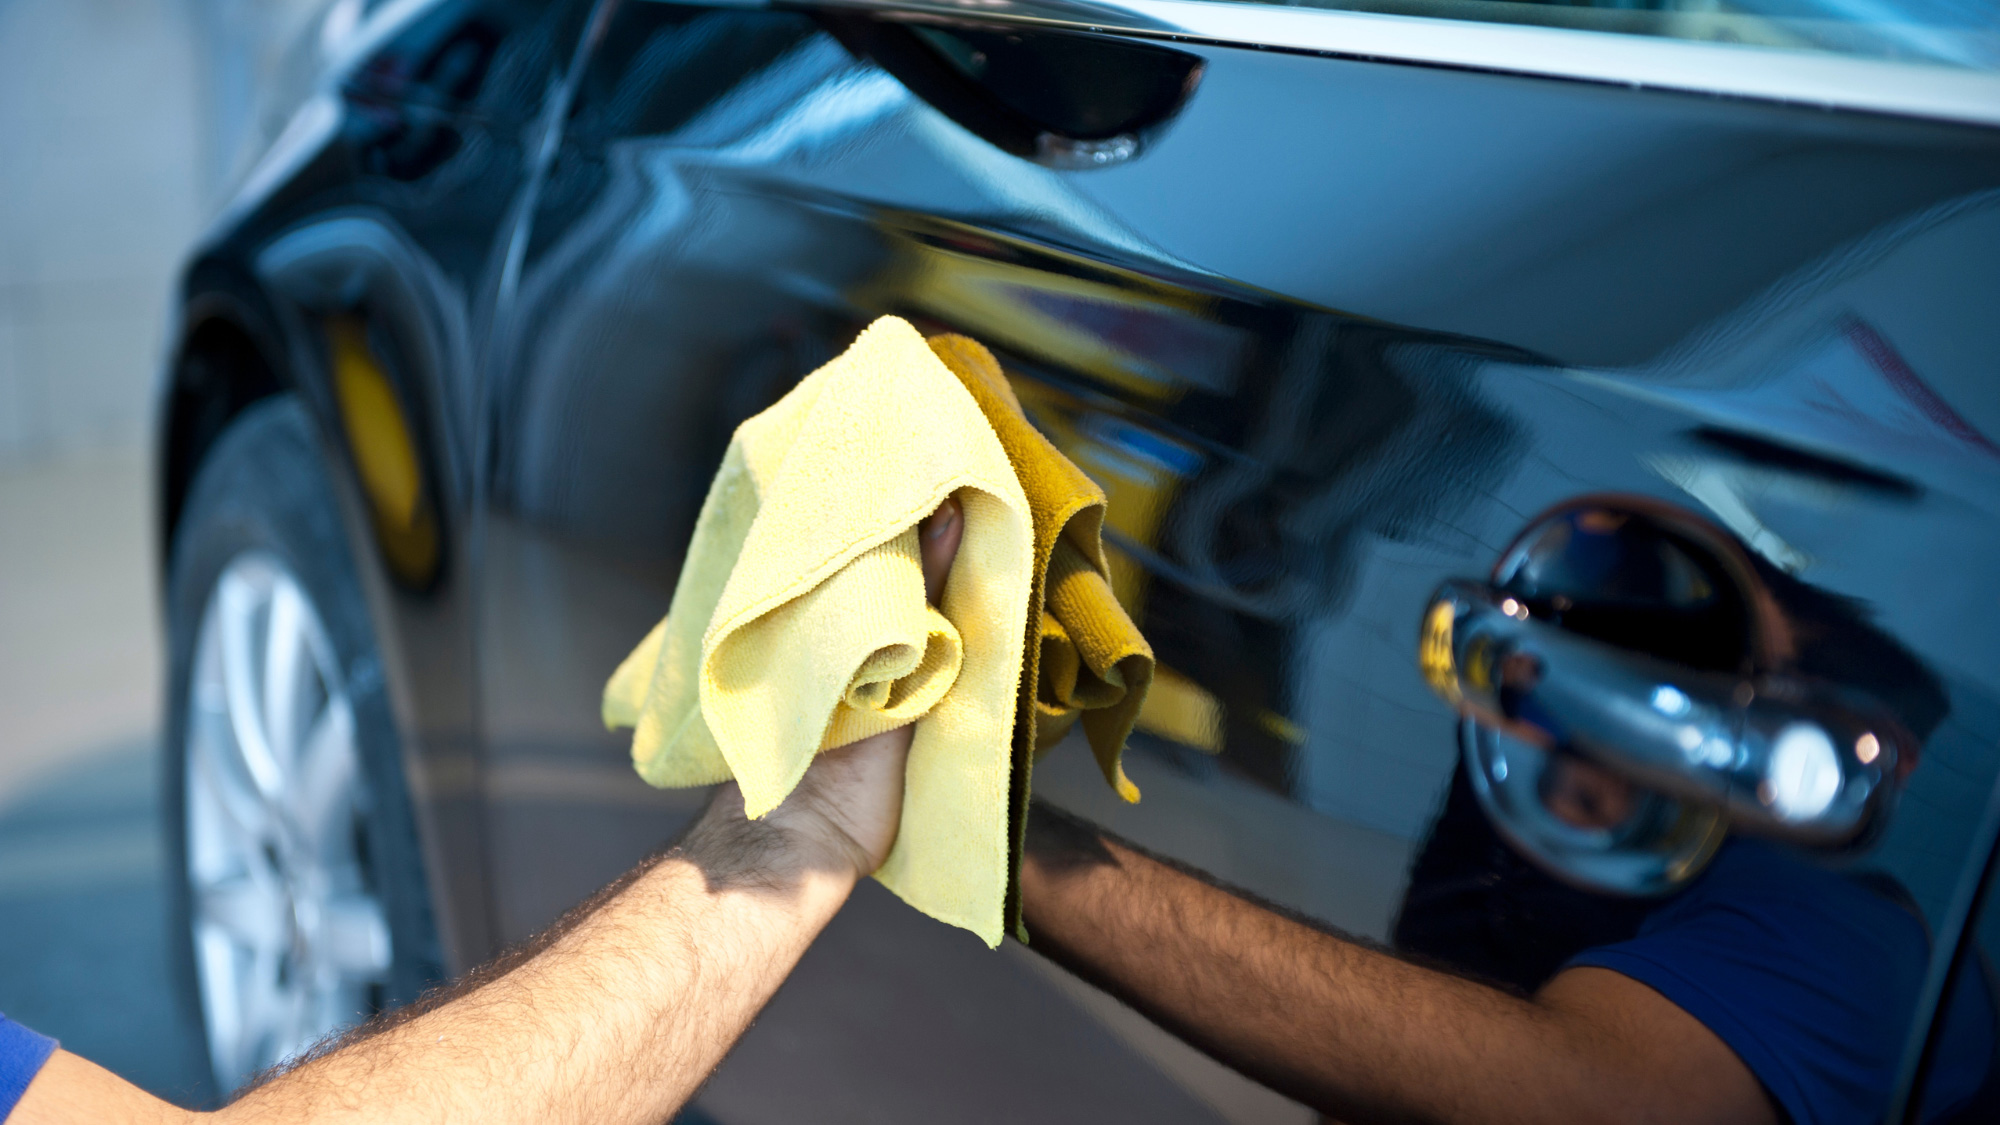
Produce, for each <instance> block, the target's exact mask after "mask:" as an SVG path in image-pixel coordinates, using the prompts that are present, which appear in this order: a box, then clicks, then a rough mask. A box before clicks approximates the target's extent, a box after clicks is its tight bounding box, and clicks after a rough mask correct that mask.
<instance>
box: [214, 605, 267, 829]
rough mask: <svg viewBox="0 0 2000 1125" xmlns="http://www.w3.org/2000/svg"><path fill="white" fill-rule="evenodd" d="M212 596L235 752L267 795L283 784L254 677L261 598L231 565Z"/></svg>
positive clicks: (258, 663) (257, 669) (257, 666)
mask: <svg viewBox="0 0 2000 1125" xmlns="http://www.w3.org/2000/svg"><path fill="white" fill-rule="evenodd" d="M215 600H216V622H215V624H216V630H217V639H218V640H220V641H221V642H222V689H223V698H224V700H225V701H226V703H227V705H228V708H229V728H230V732H231V733H232V734H234V735H235V736H236V739H235V743H236V745H235V749H236V753H237V756H238V757H239V758H240V759H241V760H242V762H243V765H244V768H245V769H246V770H248V771H249V774H250V779H251V781H252V782H254V783H255V784H256V786H257V789H258V791H259V792H260V793H262V794H264V795H265V797H267V798H268V797H270V796H272V795H274V794H276V793H278V792H279V791H281V790H282V789H283V788H284V775H283V773H282V772H281V771H280V770H279V768H278V762H277V759H276V758H275V757H274V756H273V754H272V753H271V743H270V739H269V736H268V735H267V733H266V729H265V720H264V715H263V707H262V703H263V696H264V693H263V691H262V690H261V684H260V683H259V682H258V681H259V679H260V677H259V672H260V671H261V667H262V663H263V662H262V661H260V660H258V658H257V645H256V620H257V617H258V612H257V611H258V610H259V609H260V608H261V606H260V604H259V603H260V602H261V601H262V599H261V598H260V597H259V591H258V590H257V589H256V588H255V587H254V586H252V585H251V582H250V580H249V579H248V578H247V577H245V576H243V575H241V574H238V573H236V572H235V570H234V569H233V568H232V569H231V570H229V571H225V572H224V573H223V575H222V580H221V581H220V582H219V583H217V584H216V590H215Z"/></svg>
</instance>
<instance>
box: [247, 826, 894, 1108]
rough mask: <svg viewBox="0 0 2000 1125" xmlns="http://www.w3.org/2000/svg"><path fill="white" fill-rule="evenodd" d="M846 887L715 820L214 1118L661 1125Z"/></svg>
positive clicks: (779, 841) (836, 877)
mask: <svg viewBox="0 0 2000 1125" xmlns="http://www.w3.org/2000/svg"><path fill="white" fill-rule="evenodd" d="M774 833H776V834H778V835H775V836H774ZM853 882H854V875H853V872H852V869H851V868H850V867H847V866H846V865H845V864H841V863H816V862H814V861H813V860H812V859H811V857H810V855H809V854H807V853H805V852H802V851H800V852H795V851H794V850H793V849H792V844H791V842H790V841H789V840H787V839H786V838H784V837H783V836H782V830H781V829H777V828H773V827H771V826H767V825H761V824H759V825H753V824H746V823H744V822H742V821H740V820H737V819H732V818H730V817H728V816H726V815H717V814H715V813H713V812H712V813H711V815H710V816H709V817H706V818H704V820H703V822H702V823H701V824H699V825H697V827H696V828H695V830H694V831H693V832H691V833H690V834H689V836H688V838H687V839H686V840H684V841H683V842H682V844H681V845H680V846H679V847H678V848H675V849H673V850H672V851H670V852H668V853H667V854H666V855H665V856H664V857H662V858H661V859H659V860H658V861H656V862H654V863H652V864H651V865H650V866H647V867H646V868H644V869H643V870H641V871H639V872H637V873H636V874H635V875H634V876H633V877H632V878H630V879H629V880H627V881H626V882H625V883H624V885H623V886H622V887H620V888H618V889H617V890H616V891H615V892H614V893H613V894H612V895H611V896H609V898H608V899H607V900H606V901H604V902H602V903H601V904H599V905H597V906H596V907H595V908H594V909H591V910H588V911H587V912H586V913H584V914H583V916H582V917H581V918H578V919H575V920H574V922H573V924H571V925H568V926H567V927H565V928H563V929H562V930H561V932H560V936H557V937H556V938H555V939H554V940H553V941H550V942H548V943H547V944H546V948H543V949H540V950H538V951H537V952H536V953H535V955H534V956H532V957H529V958H527V959H525V960H522V961H520V962H519V963H518V964H515V965H513V966H512V967H511V968H509V969H507V970H506V971H505V972H504V973H502V974H499V975H497V976H492V977H491V979H488V980H486V981H485V983H483V984H480V985H479V986H478V987H476V988H473V989H472V990H470V991H469V992H466V993H464V994H463V995H459V996H457V997H455V998H454V999H453V1000H452V1001H451V1002H450V1003H447V1004H443V1005H440V1006H432V1007H430V1008H429V1010H426V1011H422V1012H421V1013H420V1014H417V1015H414V1016H404V1017H401V1018H395V1019H392V1020H389V1021H386V1022H387V1026H386V1027H385V1028H383V1029H380V1030H375V1031H373V1033H366V1032H364V1034H362V1035H360V1036H357V1037H355V1038H353V1039H352V1040H351V1041H349V1042H346V1043H344V1044H342V1045H339V1046H337V1047H336V1048H335V1049H333V1050H332V1051H330V1052H328V1053H326V1054H324V1055H323V1056H322V1057H319V1058H317V1059H316V1060H314V1061H313V1062H312V1063H311V1064H309V1065H307V1066H303V1067H300V1068H297V1069H295V1070H293V1071H292V1072H290V1073H288V1074H285V1075H282V1076H280V1077H278V1078H276V1079H275V1080H273V1081H271V1082H269V1083H268V1084H266V1085H264V1086H262V1087H259V1088H258V1089H256V1090H253V1091H252V1092H250V1093H249V1094H247V1095H245V1096H244V1097H242V1098H240V1099H239V1100H238V1101H236V1102H235V1103H233V1104H232V1105H230V1106H229V1107H227V1108H226V1109H224V1110H223V1111H221V1113H220V1114H219V1116H220V1117H221V1118H222V1119H223V1120H225V1121H237V1120H242V1121H266V1120H270V1121H277V1120H287V1121H312V1122H316V1123H317V1122H331V1121H356V1122H363V1121H368V1122H372V1121H381V1120H388V1119H391V1118H393V1119H395V1120H398V1121H416V1122H447V1121H453V1122H456V1121H481V1122H495V1123H503V1125H504V1123H510V1122H523V1123H526V1122H565V1121H576V1122H591V1123H599V1122H604V1123H617V1122H635V1123H636V1122H649V1123H650V1122H659V1121H663V1120H665V1119H666V1118H668V1117H669V1116H671V1115H672V1113H673V1112H674V1110H675V1109H677V1108H678V1107H679V1106H680V1105H681V1104H682V1103H683V1102H685V1101H686V1100H687V1099H688V1098H689V1097H690V1096H691V1095H692V1094H693V1093H694V1091H695V1090H696V1088H697V1087H698V1086H699V1085H700V1083H701V1082H702V1081H703V1080H704V1079H705V1078H706V1077H707V1075H708V1074H709V1072H710V1071H712V1070H713V1069H714V1068H715V1066H716V1064H717V1063H718V1062H720V1061H721V1059H722V1057H723V1055H724V1054H726V1053H727V1052H728V1050H729V1048H730V1046H731V1045H732V1044H733V1043H734V1042H735V1040H736V1038H737V1036H738V1035H740V1034H741V1032H742V1030H743V1029H744V1028H745V1027H747V1026H748V1025H749V1023H750V1021H751V1020H752V1019H753V1018H754V1017H755V1015H756V1013H757V1012H758V1010H759V1009H761V1008H762V1007H763V1005H764V1003H765V1002H766V1001H767V1000H769V999H770V996H771V994H772V993H773V992H774V991H776V989H777V987H778V985H779V983H780V982H782V981H783V980H784V978H785V976H786V974H787V973H789V972H790V971H791V969H792V966H793V965H794V964H796V963H797V961H798V958H799V956H800V955H801V954H803V953H804V951H805V949H806V947H807V946H808V945H810V944H811V942H812V940H813V938H814V937H815V936H816V935H817V934H818V933H819V931H820V929H821V928H822V927H823V926H824V925H825V924H826V922H827V921H828V920H829V919H830V918H831V917H832V916H833V914H834V913H835V912H836V911H837V910H838V909H839V908H840V904H841V903H842V902H843V901H844V900H845V898H846V896H847V894H848V892H849V891H850V890H851V889H852V887H853Z"/></svg>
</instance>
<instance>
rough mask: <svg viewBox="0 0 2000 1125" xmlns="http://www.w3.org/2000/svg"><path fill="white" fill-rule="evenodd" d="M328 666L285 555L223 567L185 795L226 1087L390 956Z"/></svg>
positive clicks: (351, 731) (350, 720)
mask: <svg viewBox="0 0 2000 1125" xmlns="http://www.w3.org/2000/svg"><path fill="white" fill-rule="evenodd" d="M339 667H340V666H339V665H338V664H337V663H336V662H335V656H334V653H333V651H332V649H331V647H330V645H329V643H328V641H327V638H326V632H325V629H324V626H323V625H322V623H321V618H320V617H319V615H318V612H317V610H316V607H315V606H314V605H313V602H312V599H311V597H310V596H309V595H308V594H307V593H306V591H305V588H304V587H302V586H301V585H299V583H298V580H297V579H296V578H295V577H294V576H293V575H292V574H291V573H290V572H289V571H287V569H286V568H285V566H284V565H283V564H282V563H281V562H279V561H278V560H277V559H276V558H275V557H273V556H271V555H268V554H265V553H263V552H252V553H248V554H245V555H243V556H241V557H239V558H237V559H235V560H233V561H231V562H230V564H229V565H228V566H227V567H225V568H224V569H223V572H222V574H221V575H220V576H219V577H218V579H217V582H216V587H215V590H214V593H213V597H212V600H211V603H210V606H209V611H208V613H207V614H206V615H204V617H203V619H202V624H201V633H200V635H199V636H198V637H197V639H196V645H195V665H194V668H193V674H192V676H191V677H190V681H189V691H190V693H191V694H190V698H189V700H188V727H187V730H186V731H185V735H184V736H185V738H186V743H185V746H186V754H187V759H186V766H185V768H186V771H187V773H186V779H187V790H186V792H187V804H186V808H185V810H184V811H185V816H186V818H187V819H186V826H187V841H188V847H187V877H188V880H189V886H190V888H191V890H192V892H193V894H194V909H193V919H192V924H193V930H194V933H193V937H194V939H195V947H196V969H197V975H198V977H199V979H200V982H201V988H202V997H203V1005H204V1008H205V1010H206V1013H207V1017H208V1018H207V1031H208V1036H209V1042H210V1047H211V1053H212V1057H213V1058H214V1059H215V1063H216V1073H217V1078H218V1080H219V1081H221V1082H223V1083H224V1084H225V1085H228V1086H231V1087H233V1086H235V1085H236V1084H239V1083H240V1082H242V1081H243V1080H245V1079H247V1078H249V1077H250V1076H252V1075H253V1074H255V1073H256V1072H257V1071H258V1070H259V1069H261V1068H264V1067H267V1066H270V1065H272V1064H274V1063H276V1062H278V1061H280V1060H281V1059H282V1058H284V1057H286V1056H288V1055H291V1054H293V1053H296V1052H298V1051H300V1050H303V1049H305V1048H307V1047H310V1046H311V1045H312V1044H313V1043H314V1042H316V1041H318V1040H319V1039H320V1038H321V1037H322V1036H324V1035H326V1034H328V1033H330V1032H333V1031H336V1030H338V1029H339V1028H340V1027H342V1026H344V1025H345V1024H347V1023H349V1022H351V1021H353V1020H355V1019H358V1018H361V1017H363V1016H364V1015H365V1014H366V1012H365V1009H366V1005H367V1002H368V989H369V986H370V985H371V984H373V983H375V982H378V981H381V980H383V979H385V978H386V977H387V975H388V973H389V971H390V969H391V967H392V966H393V964H394V947H393V939H392V935H391V931H390V928H389V922H388V915H387V911H386V908H385V907H384V905H383V902H382V899H381V897H380V895H379V894H377V893H375V892H374V891H373V890H371V889H370V888H371V887H372V885H373V881H372V880H371V879H370V878H369V876H368V872H367V870H366V864H365V863H364V859H365V858H366V856H367V855H368V853H367V852H366V851H365V850H364V849H363V848H362V846H361V836H360V834H359V833H358V832H357V828H358V827H360V822H358V821H357V819H356V814H357V812H358V811H359V810H362V809H366V808H368V807H369V804H368V801H367V791H366V789H365V787H364V785H365V779H364V776H363V774H362V771H361V768H360V757H359V753H358V747H357V744H356V739H357V731H356V726H355V714H354V704H353V701H352V700H351V699H350V698H349V696H348V695H347V692H346V689H345V686H344V684H343V682H342V677H341V676H340V674H339Z"/></svg>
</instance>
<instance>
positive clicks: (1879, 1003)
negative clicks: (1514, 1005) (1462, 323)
mask: <svg viewBox="0 0 2000 1125" xmlns="http://www.w3.org/2000/svg"><path fill="white" fill-rule="evenodd" d="M1929 956H1930V942H1929V939H1928V937H1927V936H1926V935H1925V933H1924V930H1923V926H1922V924H1921V923H1920V922H1919V921H1918V920H1917V919H1916V918H1915V917H1914V916H1912V915H1911V914H1910V913H1909V912H1908V911H1906V910H1904V909H1903V908H1902V907H1900V906H1898V905H1897V904H1895V903H1893V902H1891V901H1890V900H1888V899H1887V898H1884V897H1883V896H1881V895H1878V894H1876V893H1874V892H1872V891H1870V890H1868V889H1866V888H1864V887H1862V886H1860V885H1859V884H1857V883H1855V882H1854V881H1852V880H1850V879H1847V878H1844V877H1842V876H1839V875H1836V874H1834V873H1832V872H1828V871H1825V870H1822V869H1820V868H1817V867H1814V866H1811V865H1809V864H1806V863H1804V862H1802V861H1800V860H1798V859H1796V858H1794V857H1792V856H1789V855H1787V854H1786V853H1784V852H1782V851H1781V850H1779V849H1777V848H1774V847H1772V846H1770V845H1766V844H1762V843H1758V842H1754V841H1742V840H1738V841H1731V842H1730V843H1729V844H1728V845H1727V846H1725V847H1724V849H1723V851H1722V853H1721V854H1719V855H1718V856H1717V857H1716V860H1715V862H1714V864H1713V865H1712V866H1711V867H1710V869H1709V871H1708V872H1707V873H1706V874H1705V875H1704V876H1703V877H1702V879H1701V880H1700V881H1699V882H1697V883H1696V884H1695V885H1694V886H1693V887H1691V888H1690V889H1688V890H1687V891H1685V892H1683V893H1682V894H1681V895H1679V896H1677V897H1676V898H1674V899H1672V900H1669V901H1668V902H1667V903H1666V904H1665V905H1663V906H1662V907H1661V908H1660V909H1659V910H1657V911H1655V912H1654V913H1653V914H1652V915H1650V916H1649V917H1648V918H1647V920H1646V922H1645V924H1644V925H1643V926H1642V927H1641V928H1640V931H1639V934H1638V936H1636V937H1634V938H1633V939H1631V940H1629V941H1624V942H1619V943H1617V944H1615V945H1607V946H1601V947H1599V948H1596V949H1591V950H1586V951H1585V952H1584V953H1582V954H1580V955H1579V956H1577V957H1576V958H1574V959H1573V960H1571V961H1570V965H1572V966H1579V965H1589V966H1596V967H1599V968H1604V969H1610V970H1612V971H1613V972H1617V973H1620V974H1622V975H1624V976H1627V977H1630V978H1632V979H1633V980H1636V981H1638V982H1640V983H1641V984H1644V985H1646V986H1648V987H1650V988H1652V989H1653V990H1654V991H1656V992H1659V993H1660V994H1661V995H1663V996H1665V997H1666V998H1667V999H1668V1000H1671V1001H1673V1003H1674V1004H1675V1006H1677V1007H1679V1008H1680V1009H1681V1010H1682V1011H1684V1012H1686V1013H1688V1014H1689V1015H1691V1016H1693V1017H1694V1018H1695V1019H1697V1020H1700V1021H1701V1022H1702V1024H1703V1025H1704V1026H1706V1027H1707V1028H1708V1029H1709V1030H1710V1031H1712V1032H1714V1033H1715V1034H1716V1036H1717V1038H1719V1039H1721V1040H1722V1041H1723V1042H1724V1043H1726V1044H1728V1046H1729V1048H1730V1049H1731V1050H1732V1051H1734V1052H1735V1053H1736V1056H1737V1057H1738V1058H1740V1059H1742V1060H1743V1064H1744V1065H1745V1066H1747V1067H1749V1068H1750V1071H1751V1073H1753V1074H1755V1075H1756V1076H1757V1079H1758V1081H1760V1082H1762V1083H1763V1085H1764V1088H1765V1089H1766V1090H1767V1091H1769V1092H1770V1095H1771V1097H1772V1098H1773V1099H1774V1100H1775V1101H1776V1102H1777V1103H1778V1104H1779V1106H1781V1107H1782V1108H1783V1109H1784V1111H1785V1113H1786V1114H1787V1115H1788V1116H1789V1117H1790V1119H1791V1120H1792V1121H1794V1122H1798V1123H1800V1125H1806V1123H1814V1125H1821V1123H1824V1125H1846V1123H1849V1122H1853V1123H1855V1125H1862V1123H1868V1122H1876V1121H1879V1120H1880V1119H1881V1116H1882V1114H1883V1112H1884V1110H1885V1109H1886V1107H1887V1104H1888V1100H1889V1097H1890V1094H1891V1092H1892V1090H1893V1087H1894V1085H1895V1082H1896V1067H1897V1064H1898V1062H1899V1061H1900V1059H1901V1057H1902V1049H1903V1043H1904V1039H1905V1036H1906V1035H1907V1034H1908V1033H1909V1029H1910V1020H1911V1018H1912V1016H1913V1015H1914V1014H1915V1007H1916V999H1917V996H1918V994H1919V993H1920V992H1921V991H1922V986H1923V979H1924V972H1925V968H1926V963H1927V962H1928V960H1929ZM1988 1035H1989V1042H1990V1032H1989V1033H1988ZM1985 1057H1990V1049H1989V1051H1988V1052H1986V1053H1985V1054H1980V1053H1979V1052H1976V1051H1975V1052H1974V1053H1973V1054H1972V1055H1971V1056H1969V1057H1968V1060H1967V1062H1966V1063H1963V1064H1960V1065H1961V1067H1962V1068H1966V1069H1970V1068H1972V1067H1975V1066H1976V1067H1977V1069H1976V1070H1973V1071H1972V1072H1971V1073H1955V1074H1950V1075H1947V1074H1942V1073H1938V1074H1934V1075H1933V1078H1934V1081H1933V1083H1932V1090H1933V1092H1934V1093H1939V1094H1945V1095H1946V1100H1953V1099H1952V1095H1957V1096H1958V1097H1963V1096H1964V1094H1966V1093H1969V1092H1970V1090H1971V1089H1972V1088H1976V1087H1977V1086H1978V1083H1979V1080H1980V1079H1981V1078H1982V1077H1983V1076H1984V1065H1983V1062H1979V1061H1977V1060H1983V1059H1984V1058H1985ZM1941 1084H1942V1085H1943V1086H1945V1087H1948V1088H1951V1089H1948V1090H1940V1089H1938V1087H1939V1086H1940V1085H1941ZM1958 1087H1962V1089H1961V1088H1958Z"/></svg>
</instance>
